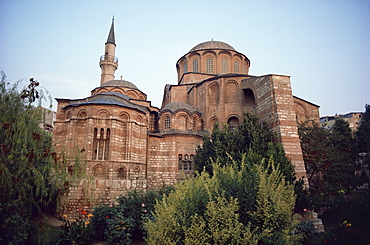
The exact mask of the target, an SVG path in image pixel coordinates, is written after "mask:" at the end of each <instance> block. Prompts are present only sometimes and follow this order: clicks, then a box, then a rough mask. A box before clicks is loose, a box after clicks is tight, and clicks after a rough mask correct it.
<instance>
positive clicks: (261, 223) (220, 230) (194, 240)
mask: <svg viewBox="0 0 370 245" xmlns="http://www.w3.org/2000/svg"><path fill="white" fill-rule="evenodd" d="M264 165H266V166H267V167H264ZM212 169H213V175H212V176H210V175H209V173H208V172H206V171H203V172H202V173H201V174H200V175H198V176H197V177H195V178H194V179H188V180H185V181H184V182H181V183H177V184H175V186H174V188H175V189H174V191H173V192H171V193H170V194H168V195H165V196H164V197H163V199H162V200H161V201H159V202H158V203H157V204H156V206H155V211H154V218H153V219H149V220H148V221H147V222H146V223H145V224H144V226H145V228H146V230H147V231H148V238H147V242H148V244H228V243H230V244H257V243H263V244H294V242H295V241H296V239H298V237H297V236H296V235H293V234H292V231H293V229H294V227H295V224H296V223H295V221H293V220H292V219H291V215H292V210H293V207H294V201H295V197H294V190H293V185H291V184H289V183H287V182H286V181H285V180H284V177H283V175H282V174H281V172H280V170H278V169H277V168H276V166H275V165H274V163H273V161H272V160H270V161H269V162H268V163H267V164H258V165H257V164H249V163H248V164H247V162H246V159H245V158H242V159H241V162H236V161H233V162H231V164H228V165H225V164H213V166H212Z"/></svg>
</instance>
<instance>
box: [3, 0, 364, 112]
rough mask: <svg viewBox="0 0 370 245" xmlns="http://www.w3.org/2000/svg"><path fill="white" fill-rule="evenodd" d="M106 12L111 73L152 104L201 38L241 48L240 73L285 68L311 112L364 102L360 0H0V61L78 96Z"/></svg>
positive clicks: (13, 76) (100, 43)
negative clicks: (113, 59)
mask: <svg viewBox="0 0 370 245" xmlns="http://www.w3.org/2000/svg"><path fill="white" fill-rule="evenodd" d="M113 15H114V16H115V36H116V44H117V48H116V56H117V57H118V59H119V63H118V65H119V67H118V70H117V71H116V78H117V79H119V78H120V76H121V75H122V76H123V79H125V80H128V81H130V82H132V83H134V84H135V85H136V86H137V87H138V88H139V89H140V90H141V91H143V92H144V93H146V94H147V95H148V100H150V101H152V105H154V106H157V107H160V106H161V102H162V97H163V91H164V86H165V85H166V84H177V74H176V66H175V65H176V62H177V60H178V59H179V58H180V57H181V56H183V55H184V54H186V53H187V52H188V51H189V50H190V49H191V48H192V47H194V46H195V45H197V44H199V43H201V42H204V41H210V40H211V39H214V40H216V41H223V42H226V43H228V44H230V45H231V46H233V47H234V48H235V49H236V50H237V51H239V52H241V53H243V54H245V55H246V56H247V57H248V58H249V59H250V61H251V67H250V73H249V74H250V75H256V76H260V75H266V74H280V75H288V76H291V84H292V88H293V94H294V95H295V96H298V97H300V98H302V99H305V100H307V101H310V102H312V103H314V104H317V105H319V106H320V115H321V116H326V115H334V114H336V113H338V114H344V113H348V112H361V111H364V106H365V103H368V104H370V79H369V78H370V1H369V0H345V1H343V0H313V1H307V0H306V1H303V0H302V1H298V0H297V1H292V0H291V1H288V0H286V1H272V0H271V1H263V0H261V1H257V0H255V1H247V0H240V1H237V0H213V1H208V0H204V1H202V0H186V1H175V0H155V1H153V0H142V1H140V0H121V1H102V0H101V1H98V0H90V1H78V0H63V1H57V0H49V1H47V0H44V1H36V0H23V1H22V0H0V33H1V34H0V57H1V58H0V70H2V71H4V72H5V74H6V75H7V80H8V81H9V82H11V83H13V82H15V81H17V80H20V79H24V81H23V83H22V85H24V86H25V85H27V81H28V79H29V78H30V77H34V78H35V79H37V80H38V81H39V82H40V83H41V85H42V86H43V87H45V88H46V89H47V90H48V91H49V93H50V94H51V95H52V97H54V98H71V99H77V98H84V97H87V96H89V95H90V92H91V90H92V89H94V88H95V87H98V86H99V83H100V72H101V70H100V67H99V57H100V56H101V55H103V54H104V43H105V42H106V40H107V36H108V32H109V28H110V25H111V21H112V16H113ZM54 108H56V101H54Z"/></svg>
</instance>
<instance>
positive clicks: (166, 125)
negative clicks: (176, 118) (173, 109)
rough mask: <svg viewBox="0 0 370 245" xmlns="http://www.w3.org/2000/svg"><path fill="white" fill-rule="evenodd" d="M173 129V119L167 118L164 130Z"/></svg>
mask: <svg viewBox="0 0 370 245" xmlns="http://www.w3.org/2000/svg"><path fill="white" fill-rule="evenodd" d="M170 128H171V118H170V117H169V116H166V117H165V118H164V129H170Z"/></svg>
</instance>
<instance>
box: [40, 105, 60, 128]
mask: <svg viewBox="0 0 370 245" xmlns="http://www.w3.org/2000/svg"><path fill="white" fill-rule="evenodd" d="M41 110H42V111H41V113H42V115H41V116H42V119H41V122H39V126H40V128H42V129H45V130H47V131H50V132H53V131H54V121H55V119H56V114H57V113H56V112H55V111H53V110H50V109H46V108H44V107H42V108H41Z"/></svg>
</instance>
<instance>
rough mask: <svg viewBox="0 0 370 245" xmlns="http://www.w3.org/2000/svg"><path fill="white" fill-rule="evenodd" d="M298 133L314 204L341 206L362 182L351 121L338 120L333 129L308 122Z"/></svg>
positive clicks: (316, 206)
mask: <svg viewBox="0 0 370 245" xmlns="http://www.w3.org/2000/svg"><path fill="white" fill-rule="evenodd" d="M298 131H299V136H300V139H301V145H302V152H303V158H304V162H305V166H306V171H307V176H308V180H309V184H310V193H311V201H312V205H313V206H314V207H315V208H319V207H322V206H332V205H338V204H339V203H340V202H341V200H342V198H343V196H344V195H347V194H349V193H351V192H352V190H353V189H354V188H355V187H356V186H357V185H358V184H359V183H360V182H359V178H356V176H355V169H356V161H355V160H356V151H355V141H354V138H353V135H352V131H351V129H350V128H349V124H348V122H346V121H344V120H343V119H336V121H335V123H334V125H333V127H332V128H331V129H326V128H324V127H321V126H320V125H319V124H317V123H315V122H306V123H303V124H300V125H299V130H298Z"/></svg>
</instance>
